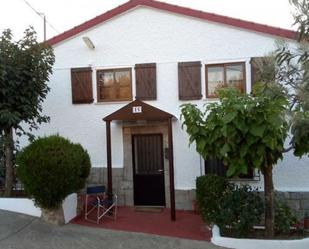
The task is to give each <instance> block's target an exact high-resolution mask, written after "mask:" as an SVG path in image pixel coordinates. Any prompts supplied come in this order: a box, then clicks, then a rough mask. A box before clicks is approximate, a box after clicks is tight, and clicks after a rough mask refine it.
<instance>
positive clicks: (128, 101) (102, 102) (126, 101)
mask: <svg viewBox="0 0 309 249" xmlns="http://www.w3.org/2000/svg"><path fill="white" fill-rule="evenodd" d="M131 102H132V100H119V101H100V102H94V105H119V104H129V103H131Z"/></svg>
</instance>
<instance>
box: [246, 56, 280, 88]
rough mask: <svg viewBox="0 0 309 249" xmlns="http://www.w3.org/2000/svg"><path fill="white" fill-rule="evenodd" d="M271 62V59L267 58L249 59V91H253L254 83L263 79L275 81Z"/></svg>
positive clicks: (273, 67)
mask: <svg viewBox="0 0 309 249" xmlns="http://www.w3.org/2000/svg"><path fill="white" fill-rule="evenodd" d="M272 60H273V59H272V57H267V56H264V57H252V58H251V60H250V64H251V89H253V86H254V84H255V83H257V82H261V81H263V77H266V78H267V79H268V80H271V81H274V82H275V81H276V72H275V71H276V69H275V65H274V64H273V61H272ZM269 65H273V66H269Z"/></svg>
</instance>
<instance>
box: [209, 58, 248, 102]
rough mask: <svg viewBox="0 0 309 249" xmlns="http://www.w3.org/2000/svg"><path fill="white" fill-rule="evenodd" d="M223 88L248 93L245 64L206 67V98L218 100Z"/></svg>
mask: <svg viewBox="0 0 309 249" xmlns="http://www.w3.org/2000/svg"><path fill="white" fill-rule="evenodd" d="M222 87H236V88H238V89H239V90H240V91H241V92H242V93H245V92H246V75H245V63H229V64H216V65H206V96H207V98H217V97H218V95H217V91H218V89H220V88H222Z"/></svg>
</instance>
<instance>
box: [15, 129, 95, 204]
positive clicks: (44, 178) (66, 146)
mask: <svg viewBox="0 0 309 249" xmlns="http://www.w3.org/2000/svg"><path fill="white" fill-rule="evenodd" d="M17 165H18V167H17V175H18V177H19V179H20V180H21V181H22V183H23V184H24V187H25V191H26V192H27V193H28V194H29V195H31V196H32V197H33V198H34V200H35V203H36V205H38V206H39V207H41V208H44V209H56V208H59V207H60V205H61V204H62V201H63V200H64V199H65V198H66V196H68V195H69V194H71V193H74V192H76V191H78V190H79V189H81V188H83V187H84V185H85V181H86V178H87V177H88V175H89V172H90V168H91V164H90V158H89V155H88V153H87V151H86V150H85V149H83V147H82V146H81V145H80V144H74V143H72V142H70V141H69V140H68V139H65V138H63V137H60V136H58V135H54V136H49V137H44V138H39V139H37V140H35V141H34V142H33V143H31V144H30V145H28V146H27V147H25V148H24V149H23V150H22V151H21V152H20V153H19V154H18V156H17Z"/></svg>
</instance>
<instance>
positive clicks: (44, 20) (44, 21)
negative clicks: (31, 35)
mask: <svg viewBox="0 0 309 249" xmlns="http://www.w3.org/2000/svg"><path fill="white" fill-rule="evenodd" d="M41 14H42V16H43V25H44V27H43V30H44V41H46V16H45V14H44V13H41Z"/></svg>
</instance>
